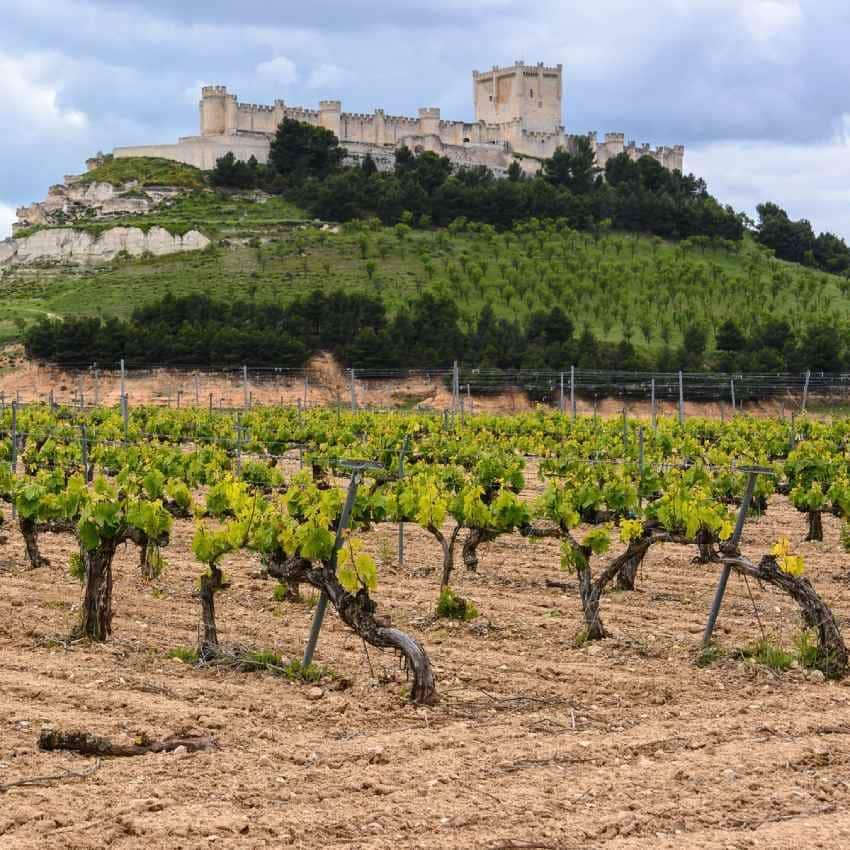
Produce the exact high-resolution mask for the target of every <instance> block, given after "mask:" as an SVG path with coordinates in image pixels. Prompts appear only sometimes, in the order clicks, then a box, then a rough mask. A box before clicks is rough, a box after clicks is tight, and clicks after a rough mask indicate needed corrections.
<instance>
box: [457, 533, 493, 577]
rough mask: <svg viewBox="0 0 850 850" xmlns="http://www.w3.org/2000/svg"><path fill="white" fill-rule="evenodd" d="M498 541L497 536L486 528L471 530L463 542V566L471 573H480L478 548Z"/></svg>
mask: <svg viewBox="0 0 850 850" xmlns="http://www.w3.org/2000/svg"><path fill="white" fill-rule="evenodd" d="M495 539H496V534H495V533H494V532H492V531H488V530H487V529H485V528H470V529H469V534H467V535H466V540H464V542H463V549H462V550H461V551H462V554H463V564H464V566H465V567H466V568H467V569H468V570H469V571H470V572H471V573H474V572H477V571H478V547H479V546H480V545H481V544H482V543H491V542H492V541H493V540H495Z"/></svg>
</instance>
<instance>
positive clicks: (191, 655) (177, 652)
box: [166, 646, 198, 664]
mask: <svg viewBox="0 0 850 850" xmlns="http://www.w3.org/2000/svg"><path fill="white" fill-rule="evenodd" d="M166 655H167V657H168V658H177V659H179V660H180V661H182V662H183V663H184V664H197V663H198V650H197V649H195V648H194V647H191V646H176V647H174V649H169V650H168V652H167V653H166Z"/></svg>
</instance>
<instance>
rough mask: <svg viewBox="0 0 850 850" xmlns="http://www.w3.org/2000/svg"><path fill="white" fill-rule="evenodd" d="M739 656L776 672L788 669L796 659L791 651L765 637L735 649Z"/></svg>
mask: <svg viewBox="0 0 850 850" xmlns="http://www.w3.org/2000/svg"><path fill="white" fill-rule="evenodd" d="M736 655H737V656H738V657H739V658H742V659H745V660H747V661H752V662H754V663H756V664H761V665H763V666H764V667H769V668H770V669H771V670H775V671H776V672H777V673H782V672H784V671H785V670H790V669H791V667H792V666H793V664H794V662H795V661H796V660H797V659H796V658H795V656H794V654H793V653H791V652H787V651H786V650H784V649H783V648H782V647H781V646H778V645H777V644H775V643H772V642H771V641H769V640H767V639H766V638H765V639H762V640H757V641H756V642H755V643H753V644H751V645H750V646H746V647H744V648H742V649H740V650H738V651H737V653H736Z"/></svg>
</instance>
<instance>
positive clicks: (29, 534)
mask: <svg viewBox="0 0 850 850" xmlns="http://www.w3.org/2000/svg"><path fill="white" fill-rule="evenodd" d="M18 527H19V528H20V530H21V537H23V538H24V545H25V546H26V549H27V558H29V562H30V566H31V567H32V569H34V570H35V569H38V568H39V567H49V566H50V561H49V560H48V559H47V558H45V557H44V555H42V554H41V551H40V550H39V548H38V526H37V524H36V522H35V520H34V519H31V518H28V517H22V516H21V517H18Z"/></svg>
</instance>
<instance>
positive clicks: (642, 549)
mask: <svg viewBox="0 0 850 850" xmlns="http://www.w3.org/2000/svg"><path fill="white" fill-rule="evenodd" d="M650 545H651V543H650V541H648V540H646V541H644V540H639V541H636V542H633V543H630V544H629V548H628V549H627V550H626V553H625V555H624V556H623V565H622V566H621V567H620V569H619V571H618V572H617V588H618V589H619V590H634V589H635V580H636V579H637V573H638V570H639V569H640V566H641V564H642V563H643V559H644V558H645V557H646V553H647V552H648V551H649V547H650Z"/></svg>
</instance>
